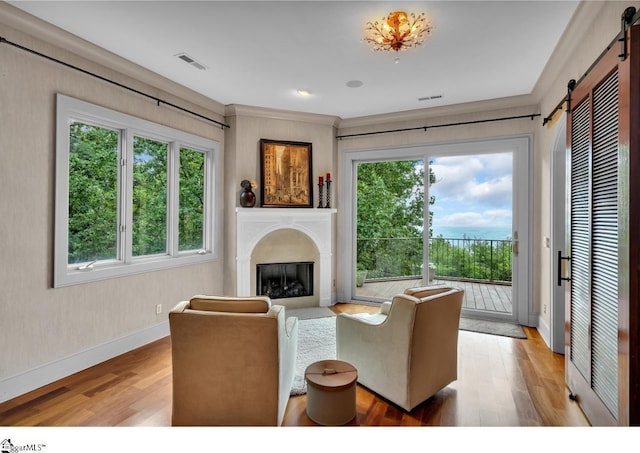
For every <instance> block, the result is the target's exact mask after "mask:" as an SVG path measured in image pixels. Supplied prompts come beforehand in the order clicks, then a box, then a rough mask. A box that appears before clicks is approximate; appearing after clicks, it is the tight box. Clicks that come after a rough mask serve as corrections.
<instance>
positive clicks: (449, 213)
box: [429, 153, 513, 226]
mask: <svg viewBox="0 0 640 453" xmlns="http://www.w3.org/2000/svg"><path fill="white" fill-rule="evenodd" d="M432 169H433V172H434V174H435V176H436V183H435V184H433V185H432V186H431V187H430V189H429V194H430V195H432V196H435V198H436V204H435V205H434V206H432V207H431V208H430V209H431V210H432V211H433V212H434V219H433V220H434V224H436V225H450V226H454V225H456V226H465V225H469V226H470V225H475V226H493V225H508V224H510V222H511V206H512V187H513V180H512V155H511V154H510V153H497V154H490V155H476V156H448V157H442V158H436V159H434V162H433V164H432Z"/></svg>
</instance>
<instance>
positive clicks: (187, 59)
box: [176, 53, 207, 71]
mask: <svg viewBox="0 0 640 453" xmlns="http://www.w3.org/2000/svg"><path fill="white" fill-rule="evenodd" d="M176 57H178V58H180V59H181V60H182V61H184V62H185V63H189V64H190V65H191V66H193V67H194V68H198V69H200V70H202V71H204V70H205V69H207V67H206V66H205V65H203V64H202V63H199V62H197V61H196V60H194V59H193V58H191V57H190V56H189V55H187V54H186V53H179V54H178V55H176Z"/></svg>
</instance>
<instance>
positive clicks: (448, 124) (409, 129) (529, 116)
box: [336, 113, 541, 140]
mask: <svg viewBox="0 0 640 453" xmlns="http://www.w3.org/2000/svg"><path fill="white" fill-rule="evenodd" d="M536 116H541V115H540V113H531V114H529V115H519V116H507V117H504V118H490V119H486V120H475V121H460V122H457V123H447V124H434V125H433V126H420V127H408V128H405V129H392V130H386V131H377V132H363V133H360V134H348V135H337V136H336V138H337V139H338V140H342V139H343V138H349V137H362V136H365V135H377V134H390V133H392V132H406V131H418V130H424V131H425V132H427V129H435V128H437V127H449V126H464V125H467V124H478V123H490V122H493V121H507V120H518V119H522V118H531V120H533V119H534V118H535V117H536Z"/></svg>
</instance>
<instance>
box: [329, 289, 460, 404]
mask: <svg viewBox="0 0 640 453" xmlns="http://www.w3.org/2000/svg"><path fill="white" fill-rule="evenodd" d="M463 295H464V291H463V290H462V289H458V288H451V287H444V286H427V287H421V288H411V289H408V290H406V291H405V294H398V295H396V296H395V297H394V298H393V300H392V301H391V302H385V303H383V304H382V306H381V307H380V311H379V312H377V313H373V314H346V313H341V314H339V315H338V317H337V318H336V352H337V358H338V359H339V360H344V361H346V362H349V363H351V364H352V365H354V366H355V367H356V369H357V370H358V382H359V383H360V384H362V385H363V386H365V387H367V388H369V389H370V390H372V391H374V392H375V393H377V394H379V395H380V396H382V397H384V398H386V399H387V400H389V401H391V402H392V403H395V404H396V405H397V406H400V407H401V408H402V409H404V410H406V411H411V410H412V409H413V408H414V407H416V406H417V405H418V404H420V403H422V402H423V401H425V400H427V399H428V398H430V397H431V396H433V395H434V394H435V393H436V392H438V391H439V390H441V389H442V388H444V387H446V386H447V385H448V384H450V383H451V382H453V381H455V380H456V379H457V378H458V374H457V372H458V327H459V324H460V311H461V309H462V297H463Z"/></svg>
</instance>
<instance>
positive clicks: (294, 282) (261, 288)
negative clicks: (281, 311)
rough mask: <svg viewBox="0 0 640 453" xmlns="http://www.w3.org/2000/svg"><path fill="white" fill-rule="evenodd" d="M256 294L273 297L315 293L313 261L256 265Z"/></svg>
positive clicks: (302, 295)
mask: <svg viewBox="0 0 640 453" xmlns="http://www.w3.org/2000/svg"><path fill="white" fill-rule="evenodd" d="M256 295H258V296H268V297H270V298H271V299H284V298H289V297H305V296H312V295H313V262H298V263H268V264H258V265H256Z"/></svg>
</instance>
